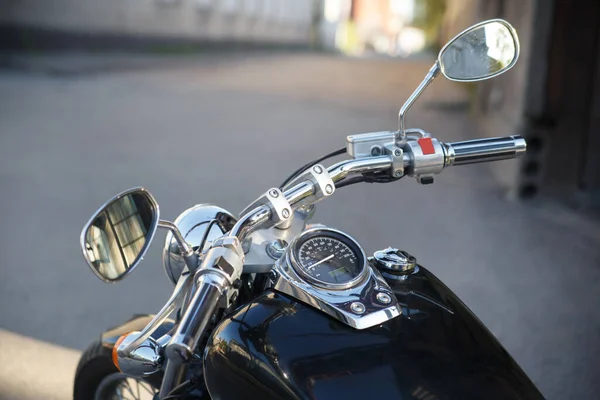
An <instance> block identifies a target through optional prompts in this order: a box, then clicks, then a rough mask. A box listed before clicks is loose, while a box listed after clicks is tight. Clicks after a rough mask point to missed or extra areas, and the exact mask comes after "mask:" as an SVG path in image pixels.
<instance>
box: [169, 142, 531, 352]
mask: <svg viewBox="0 0 600 400" xmlns="http://www.w3.org/2000/svg"><path fill="white" fill-rule="evenodd" d="M437 143H439V145H435V146H434V149H440V150H439V154H431V153H428V152H427V151H424V150H419V151H412V152H411V151H406V152H405V153H404V154H403V162H404V167H405V169H406V171H407V173H408V174H409V175H413V176H416V175H417V172H416V171H418V167H419V163H422V164H423V165H426V168H429V171H438V172H439V171H441V170H442V169H444V168H445V167H449V166H452V165H461V164H470V163H476V162H484V161H494V160H503V159H507V158H514V157H519V156H522V155H523V154H524V153H525V150H526V143H525V140H524V139H523V138H521V137H519V136H509V137H503V138H493V139H480V140H470V141H464V142H454V143H442V142H437ZM434 144H435V143H434ZM411 146H412V147H411V148H414V147H415V144H414V143H413V144H411ZM407 148H408V147H407ZM436 151H437V150H436ZM434 162H435V163H437V164H435V163H434ZM393 163H394V158H393V157H392V155H382V156H374V157H362V158H356V159H352V160H346V161H342V162H340V163H337V164H335V165H333V166H331V167H329V168H328V169H327V172H328V173H329V177H330V178H331V180H332V181H333V182H334V183H335V182H339V181H341V180H342V179H344V178H346V177H347V176H348V175H349V174H361V173H368V172H382V171H390V170H391V168H392V167H393ZM423 168H424V167H421V171H422V170H423ZM316 190H318V188H317V185H316V184H314V183H313V182H312V181H302V182H300V183H297V184H296V185H294V186H292V187H290V188H287V189H286V190H285V191H284V192H283V195H284V196H285V199H286V200H287V202H288V203H289V205H290V207H291V208H292V209H297V208H298V207H300V206H301V205H304V204H306V202H302V201H303V200H304V199H306V198H308V197H309V196H312V195H314V194H315V191H316ZM272 215H273V211H272V210H271V208H270V207H269V206H268V205H267V204H263V205H260V206H258V207H256V208H254V209H253V210H251V211H249V212H248V213H246V214H245V215H243V216H242V217H241V218H240V219H239V220H238V222H237V223H236V224H235V226H234V227H233V228H232V230H231V231H230V232H229V233H228V234H227V235H226V236H224V237H223V238H226V239H229V240H234V241H235V243H236V246H237V245H239V243H241V242H242V241H243V240H244V239H245V238H246V237H247V236H248V235H249V234H250V233H252V232H254V231H256V230H258V229H261V228H265V227H267V226H268V225H269V223H271V224H272V222H271V217H272ZM235 238H237V240H236V239H235ZM218 240H219V239H217V241H218ZM213 244H214V243H213ZM240 248H241V246H240ZM213 249H214V247H213ZM229 249H230V250H231V249H233V247H231V246H230V247H229ZM231 251H233V250H231ZM237 251H238V254H240V253H239V251H240V250H239V249H237ZM210 259H211V257H206V256H205V257H204V258H203V259H202V261H201V265H200V267H199V268H198V269H197V271H196V276H195V277H194V280H195V291H194V292H193V295H192V297H191V299H190V301H189V303H188V306H187V308H186V311H185V313H184V315H183V317H182V319H181V321H180V322H179V325H178V327H177V330H176V332H175V334H174V335H173V337H172V339H171V341H170V342H169V344H168V345H167V348H166V354H167V356H168V359H169V361H172V362H174V363H175V364H180V363H183V362H185V361H187V360H189V359H190V358H191V357H192V356H193V354H194V351H195V349H196V348H197V346H198V343H199V341H200V340H201V339H202V337H204V334H205V330H206V328H207V326H208V323H209V322H210V319H211V318H212V316H213V314H214V312H215V310H216V309H217V306H218V303H219V301H220V300H221V299H222V297H224V295H225V294H226V293H227V291H228V290H229V289H230V287H231V282H233V281H234V279H235V277H233V278H232V277H231V276H230V277H229V279H222V277H223V271H222V269H223V268H220V269H219V270H218V271H217V270H216V269H217V268H215V265H213V263H212V262H211V261H210ZM242 259H243V256H242ZM208 264H211V265H208ZM242 266H243V262H242ZM234 269H235V268H234ZM238 273H241V271H238ZM238 276H239V274H238Z"/></svg>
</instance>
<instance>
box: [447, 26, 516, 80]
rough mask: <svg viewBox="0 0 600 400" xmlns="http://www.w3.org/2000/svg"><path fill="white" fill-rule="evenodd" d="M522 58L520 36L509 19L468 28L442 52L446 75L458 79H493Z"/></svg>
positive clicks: (451, 78)
mask: <svg viewBox="0 0 600 400" xmlns="http://www.w3.org/2000/svg"><path fill="white" fill-rule="evenodd" d="M518 59H519V38H518V36H517V32H516V31H515V29H514V28H513V27H512V26H511V25H510V24H509V23H508V22H506V21H504V20H501V19H492V20H489V21H484V22H481V23H479V24H477V25H473V26H472V27H470V28H468V29H466V30H464V31H463V32H461V33H460V34H458V35H457V36H456V37H454V39H452V40H451V41H449V42H448V43H447V44H446V45H445V46H444V47H443V48H442V50H441V51H440V53H439V54H438V59H437V62H438V64H439V67H440V69H441V72H442V74H443V75H444V76H445V77H446V78H448V79H450V80H452V81H457V82H477V81H482V80H485V79H490V78H493V77H495V76H498V75H500V74H503V73H504V72H506V71H508V70H509V69H511V68H512V67H513V66H514V65H515V64H516V62H517V60H518Z"/></svg>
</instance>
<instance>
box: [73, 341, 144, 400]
mask: <svg viewBox="0 0 600 400" xmlns="http://www.w3.org/2000/svg"><path fill="white" fill-rule="evenodd" d="M130 381H135V382H138V387H137V391H138V394H139V391H140V390H139V388H140V383H141V385H143V386H147V387H151V385H150V384H149V383H147V382H144V381H142V380H138V379H136V378H133V377H128V376H127V375H125V374H123V373H121V372H120V371H119V370H118V369H117V367H116V366H115V365H114V364H113V362H112V349H111V348H107V347H104V346H103V345H102V342H100V341H96V342H94V343H92V344H91V345H90V346H89V347H88V348H87V349H86V350H85V351H84V352H83V355H82V356H81V358H80V359H79V364H77V369H76V371H75V383H74V387H73V399H74V400H94V399H96V398H98V397H100V398H106V397H105V396H103V395H102V393H106V392H107V391H110V390H111V389H112V388H113V387H116V386H118V385H119V384H120V382H123V383H126V385H127V386H129V387H131V385H130V384H129V382H130ZM152 390H154V389H152ZM146 391H148V389H147V388H146ZM99 393H100V394H99ZM145 396H146V397H144V398H149V397H148V394H147V393H145ZM150 397H153V395H152V394H150ZM110 398H113V397H112V396H111V397H110Z"/></svg>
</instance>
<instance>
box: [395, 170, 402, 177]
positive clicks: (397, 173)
mask: <svg viewBox="0 0 600 400" xmlns="http://www.w3.org/2000/svg"><path fill="white" fill-rule="evenodd" d="M394 176H395V177H396V178H400V177H401V176H402V172H400V171H396V173H395V174H394Z"/></svg>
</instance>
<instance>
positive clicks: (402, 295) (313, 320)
mask: <svg viewBox="0 0 600 400" xmlns="http://www.w3.org/2000/svg"><path fill="white" fill-rule="evenodd" d="M389 283H390V284H391V286H392V287H393V289H394V291H395V293H396V296H397V297H398V300H399V301H400V303H401V304H402V306H403V307H402V311H403V314H402V316H400V317H397V318H395V319H393V320H391V321H388V322H387V323H385V324H383V325H380V326H377V327H373V328H370V329H367V330H363V331H358V330H355V329H353V328H350V327H349V326H346V325H344V324H342V323H341V322H338V321H336V320H334V319H333V318H331V317H329V316H328V315H326V314H324V313H322V312H319V311H317V310H315V309H314V308H312V307H311V306H308V305H306V304H304V303H301V302H299V301H297V300H295V299H292V298H290V297H287V296H286V295H284V294H281V293H277V292H267V293H265V294H263V295H261V296H260V297H258V298H256V299H255V300H254V301H253V302H252V303H250V304H248V305H246V306H244V307H242V308H241V309H239V310H238V311H236V312H235V313H234V314H232V315H231V316H229V317H228V318H226V319H225V320H224V321H223V322H222V323H221V324H220V325H219V326H218V328H217V329H216V330H215V331H214V333H213V335H212V336H211V338H210V340H209V345H208V346H207V351H206V352H205V359H204V365H205V371H204V372H205V379H206V383H207V386H208V389H209V392H210V394H211V396H212V397H213V398H214V399H226V400H228V399H241V398H244V399H345V400H347V399H365V398H374V399H420V400H424V399H427V400H441V399H540V398H542V395H541V394H540V392H539V391H538V390H537V388H536V387H535V386H534V385H533V383H532V382H531V381H530V380H529V378H528V377H527V376H526V375H525V373H524V372H523V370H521V368H520V367H519V366H518V365H517V364H516V363H515V361H514V360H513V359H512V358H511V357H510V355H509V354H508V353H507V352H506V350H504V348H503V347H502V345H500V343H499V342H498V341H497V340H496V338H495V337H494V336H493V335H492V334H491V333H490V332H489V331H488V330H487V329H486V328H485V327H484V326H483V324H482V323H481V322H480V321H479V320H478V319H477V318H476V317H475V316H474V315H473V314H472V313H471V311H470V310H469V309H468V308H467V307H466V306H465V305H464V304H463V303H462V302H461V301H460V300H459V299H458V298H457V297H456V296H455V295H454V294H453V293H452V292H451V291H450V289H448V288H447V287H446V286H445V285H444V284H443V283H442V282H440V281H439V280H438V279H437V278H436V277H435V276H433V274H431V273H430V272H429V271H427V270H425V269H424V268H422V267H419V270H418V271H417V272H415V273H414V274H412V275H411V276H410V277H409V279H407V280H405V281H392V280H390V281H389Z"/></svg>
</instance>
